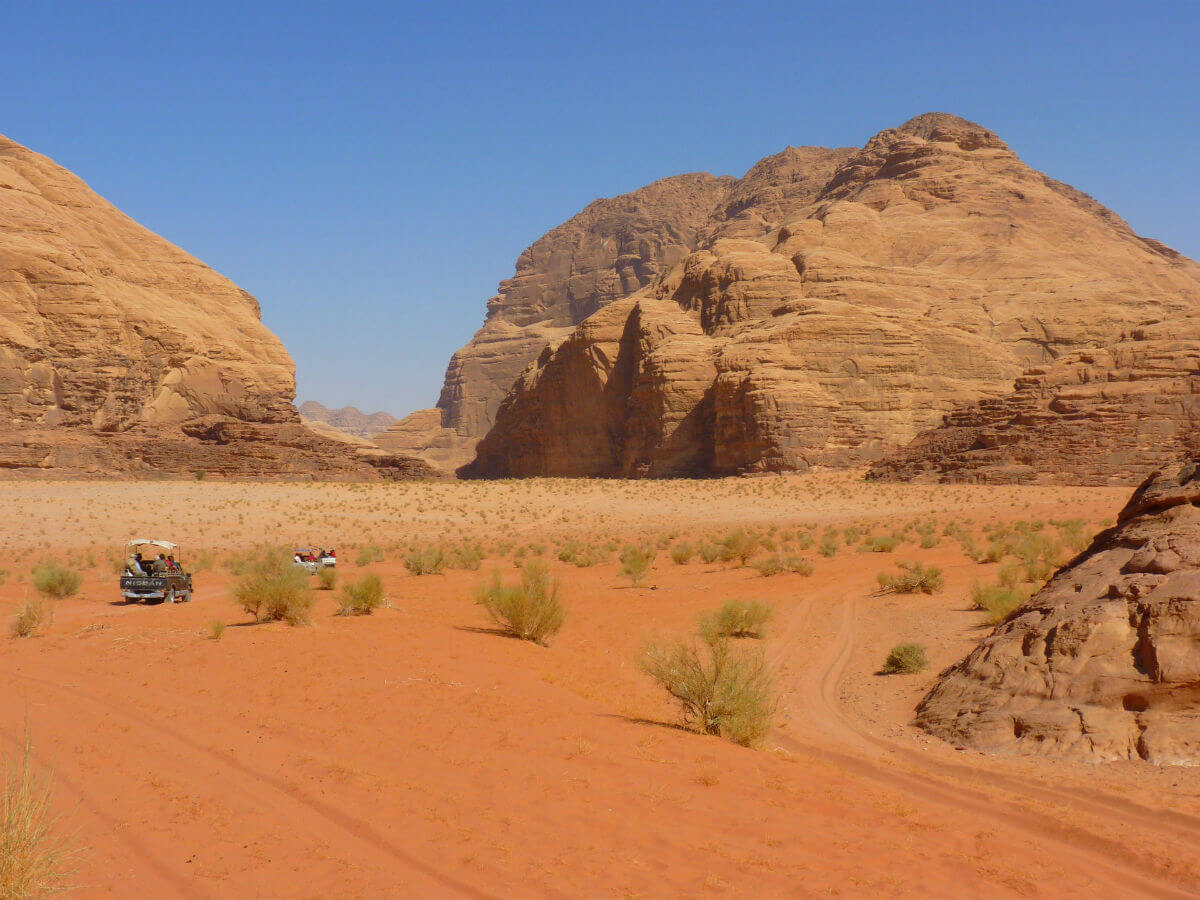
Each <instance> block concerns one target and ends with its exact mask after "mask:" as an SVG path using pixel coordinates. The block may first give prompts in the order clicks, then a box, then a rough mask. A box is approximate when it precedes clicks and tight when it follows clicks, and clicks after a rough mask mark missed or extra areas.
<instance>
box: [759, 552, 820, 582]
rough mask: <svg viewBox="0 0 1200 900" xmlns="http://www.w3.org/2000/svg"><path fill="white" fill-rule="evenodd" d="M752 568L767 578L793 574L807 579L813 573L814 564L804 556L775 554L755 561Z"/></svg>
mask: <svg viewBox="0 0 1200 900" xmlns="http://www.w3.org/2000/svg"><path fill="white" fill-rule="evenodd" d="M751 567H752V568H753V569H755V571H757V572H758V574H759V575H763V576H766V577H770V576H772V575H780V574H782V573H784V572H792V573H794V574H796V575H803V576H805V577H806V578H807V577H808V576H809V575H811V574H812V573H813V566H812V563H811V562H809V561H808V560H807V559H805V558H804V557H802V556H796V555H795V554H794V553H773V554H771V555H770V556H765V557H763V558H762V559H758V560H755V561H754V562H752V563H751Z"/></svg>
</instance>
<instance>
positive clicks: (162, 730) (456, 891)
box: [3, 671, 496, 900]
mask: <svg viewBox="0 0 1200 900" xmlns="http://www.w3.org/2000/svg"><path fill="white" fill-rule="evenodd" d="M3 677H5V678H7V679H10V680H11V681H24V682H26V683H28V684H33V685H37V686H39V687H42V688H49V689H51V690H54V691H58V692H59V693H61V694H63V695H65V696H67V697H68V698H70V699H72V700H74V701H76V702H75V703H74V704H73V708H72V714H73V715H75V714H88V713H92V714H95V713H94V710H92V709H89V708H88V704H93V705H94V707H96V708H102V709H103V710H104V718H113V717H115V718H118V719H123V720H124V721H126V722H127V723H130V724H132V725H136V726H137V727H139V728H144V729H146V730H148V731H151V732H153V733H155V734H157V735H159V736H160V737H162V738H165V739H167V741H169V742H172V743H174V744H176V745H178V746H181V747H184V748H186V750H187V752H189V753H191V754H195V755H198V756H201V757H203V758H206V759H209V760H211V761H212V762H214V763H216V765H217V766H218V767H219V768H221V769H222V770H224V771H225V772H227V773H228V772H232V773H234V775H235V779H230V780H238V781H240V782H241V784H240V786H239V787H240V790H241V793H242V795H243V796H246V797H249V798H251V799H254V800H255V801H256V802H258V803H260V804H262V807H263V808H270V807H271V806H272V805H275V806H277V805H278V800H279V798H280V797H281V796H282V797H283V798H286V800H287V801H290V802H291V803H293V804H296V805H299V806H300V807H303V808H304V809H307V810H309V811H310V812H312V813H315V814H316V815H317V816H319V817H320V818H321V819H323V820H324V821H325V822H326V823H328V825H330V826H331V827H332V829H333V830H334V831H337V832H340V833H341V835H342V836H343V837H348V838H350V839H352V840H353V841H356V842H358V843H359V844H365V845H367V846H369V847H371V848H372V849H373V850H375V851H376V852H378V853H381V854H384V855H385V856H387V857H390V858H392V859H393V860H395V861H398V862H401V863H403V864H404V865H405V866H407V867H409V868H411V869H413V870H415V871H416V872H418V873H420V875H421V876H423V877H425V878H427V879H429V881H431V882H432V883H433V884H434V885H436V886H437V888H436V889H437V891H438V893H437V894H436V895H437V896H447V892H450V893H452V894H453V895H455V896H462V897H469V898H472V900H496V897H495V895H493V894H489V893H487V892H485V891H482V890H480V889H478V888H476V887H474V886H472V885H468V884H464V883H463V882H461V881H458V880H457V879H455V878H453V877H451V876H449V875H447V874H446V873H444V872H442V871H441V870H439V869H438V868H436V867H435V866H432V865H430V864H429V863H426V862H424V861H423V860H420V859H418V858H416V857H415V856H413V855H412V854H410V853H408V852H407V851H405V850H403V849H402V848H400V847H398V846H396V844H395V843H393V842H392V841H390V840H389V839H387V838H386V837H384V836H383V835H381V834H380V833H379V832H377V831H376V830H375V829H374V828H372V827H371V826H370V825H369V824H367V823H366V822H363V821H362V820H360V819H356V818H355V817H354V816H352V815H350V814H348V813H346V812H344V811H343V810H340V809H338V808H337V807H335V806H333V805H332V804H330V803H327V802H325V801H323V800H319V799H317V798H315V797H312V796H310V795H308V794H307V793H306V792H304V791H302V790H300V789H299V788H297V787H295V786H294V785H290V784H288V783H286V782H285V781H283V780H282V779H280V778H277V777H275V776H273V775H270V774H267V773H265V772H261V771H259V770H257V769H255V768H254V767H252V766H249V765H247V764H246V763H245V762H243V761H242V760H241V759H239V758H238V757H236V756H235V755H233V754H232V753H225V752H222V751H220V750H215V749H213V748H211V747H206V746H204V745H203V744H201V743H200V742H198V741H196V740H194V739H193V738H191V737H189V736H188V735H186V734H183V733H182V732H180V731H177V730H176V729H173V728H170V727H169V726H166V725H163V724H162V723H161V722H158V721H155V720H154V719H152V718H151V717H149V716H146V715H143V714H141V713H139V712H137V711H135V710H132V709H130V708H128V707H126V706H121V705H118V704H115V703H111V702H109V701H107V700H104V699H103V698H101V697H97V696H95V695H92V694H90V693H87V692H86V691H82V690H80V689H79V688H77V687H74V686H72V685H64V684H59V683H58V682H55V681H50V680H47V679H44V678H37V677H34V676H31V675H23V674H20V673H17V672H11V671H9V672H4V673H3ZM11 681H10V682H9V683H11ZM81 701H82V702H81ZM73 791H74V792H75V793H77V794H79V795H80V796H81V797H83V798H85V799H86V795H85V794H84V793H83V792H82V791H80V790H79V789H78V788H73ZM89 808H92V805H91V804H89ZM160 869H162V864H161V863H159V864H158V865H157V866H156V871H158V870H160ZM160 874H166V873H163V872H160ZM172 878H173V879H174V882H175V883H176V885H177V886H178V887H180V888H181V893H183V895H184V896H189V897H196V896H208V895H207V894H206V893H196V891H195V890H194V889H193V890H192V891H191V893H184V892H183V891H182V884H181V882H180V878H179V876H178V875H174V876H172ZM184 881H186V880H184ZM186 883H187V885H188V887H192V885H191V883H190V882H186Z"/></svg>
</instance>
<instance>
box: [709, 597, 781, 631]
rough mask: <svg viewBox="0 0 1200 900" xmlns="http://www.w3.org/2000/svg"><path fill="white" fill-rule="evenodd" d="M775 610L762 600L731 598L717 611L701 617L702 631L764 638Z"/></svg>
mask: <svg viewBox="0 0 1200 900" xmlns="http://www.w3.org/2000/svg"><path fill="white" fill-rule="evenodd" d="M774 615H775V610H774V608H772V607H771V606H769V605H767V604H766V603H763V602H762V601H761V600H749V601H747V600H729V601H727V602H726V603H725V605H724V606H722V607H721V608H720V609H718V610H717V611H716V612H713V613H709V614H708V615H706V616H701V617H700V633H701V634H703V635H705V636H707V637H710V638H711V637H749V638H759V639H762V638H763V637H765V636H766V633H767V623H768V622H769V621H771V618H772V617H773V616H774Z"/></svg>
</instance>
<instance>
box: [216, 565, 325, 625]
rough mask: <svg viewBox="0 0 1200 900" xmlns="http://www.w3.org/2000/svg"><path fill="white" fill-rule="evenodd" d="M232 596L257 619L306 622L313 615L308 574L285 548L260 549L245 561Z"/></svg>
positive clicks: (297, 623) (260, 620)
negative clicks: (242, 572) (243, 569)
mask: <svg viewBox="0 0 1200 900" xmlns="http://www.w3.org/2000/svg"><path fill="white" fill-rule="evenodd" d="M233 595H234V597H235V598H236V600H237V603H238V605H239V606H241V608H242V609H244V610H245V611H246V612H248V613H249V614H250V615H252V616H254V620H255V621H256V622H271V621H278V620H282V621H284V622H287V623H288V624H289V625H307V624H308V623H309V621H311V618H312V604H313V597H312V586H311V585H310V584H309V581H308V573H307V572H306V571H305V570H304V569H302V568H300V567H299V566H297V565H295V564H294V563H293V562H292V554H291V553H289V552H288V551H286V550H278V549H276V550H264V551H260V552H259V553H258V554H257V555H256V556H255V557H253V558H252V559H250V560H249V561H248V562H246V564H245V574H244V575H242V577H241V579H240V580H239V581H238V583H237V586H236V587H234V589H233Z"/></svg>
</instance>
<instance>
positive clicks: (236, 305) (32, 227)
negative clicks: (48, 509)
mask: <svg viewBox="0 0 1200 900" xmlns="http://www.w3.org/2000/svg"><path fill="white" fill-rule="evenodd" d="M294 396H295V366H294V364H293V363H292V360H291V357H290V356H289V355H288V353H287V351H286V350H285V349H284V347H283V345H282V344H281V343H280V342H279V340H278V338H276V337H275V335H273V334H272V333H271V332H270V331H269V330H268V329H267V328H266V327H265V326H264V325H263V324H262V321H261V319H260V311H259V306H258V303H257V301H255V299H254V298H253V297H252V296H250V294H248V293H246V292H245V291H244V290H242V289H241V288H239V287H238V286H237V285H235V284H233V283H232V282H231V281H229V280H228V279H226V278H224V277H222V276H221V275H218V274H217V273H216V272H214V271H213V270H212V269H210V268H208V267H207V266H205V265H204V264H203V263H201V262H200V261H199V260H197V259H196V258H194V257H192V256H190V255H188V254H187V253H185V252H184V251H182V250H180V249H179V248H178V247H175V246H174V245H172V244H170V243H168V242H167V241H165V240H163V239H162V238H160V237H158V236H157V235H155V234H153V233H151V232H150V231H147V230H146V229H145V228H143V227H142V226H140V225H138V224H137V223H136V222H134V221H133V220H132V219H130V218H129V217H128V216H126V215H125V214H124V213H122V212H121V211H120V210H118V209H117V208H116V207H114V206H113V205H112V204H111V203H109V202H107V201H106V200H104V199H103V198H102V197H100V196H99V195H97V194H96V193H95V192H94V191H92V190H91V189H90V188H89V187H88V186H87V185H86V184H84V183H83V182H82V181H81V180H80V179H78V178H77V177H75V176H74V175H72V174H71V173H70V172H68V171H66V170H65V169H63V168H62V167H61V166H58V165H56V164H55V163H53V162H52V161H51V160H49V159H47V158H46V157H44V156H41V155H39V154H37V153H34V152H32V151H30V150H28V149H26V148H25V147H22V146H21V145H20V144H17V143H15V142H13V141H10V140H8V139H7V138H0V471H2V472H7V473H10V474H11V473H23V472H59V473H62V474H96V475H104V474H113V473H135V474H163V473H175V474H184V473H192V472H196V471H200V470H207V471H212V472H214V473H222V474H230V475H237V474H248V475H266V474H272V475H274V474H288V475H297V476H307V477H311V476H314V475H316V476H321V477H363V478H376V477H380V473H381V472H393V473H404V472H407V471H410V470H411V471H413V472H416V471H422V472H429V471H432V470H431V469H430V467H429V466H428V465H426V464H424V463H422V462H420V461H418V460H414V459H411V458H408V457H401V456H396V455H395V454H387V453H384V452H383V451H380V450H378V449H371V448H364V449H363V450H362V451H361V452H360V451H359V450H356V449H355V448H352V447H349V446H348V445H346V444H344V443H341V442H335V441H329V440H326V439H323V438H320V437H318V436H316V435H314V434H312V433H311V432H309V431H308V430H307V429H305V428H303V427H302V426H301V424H300V421H299V417H298V416H297V413H296V409H295V407H294V406H293V405H292V400H293V397H294ZM221 423H223V424H221ZM368 457H369V458H368ZM389 460H390V461H389Z"/></svg>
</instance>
